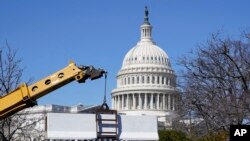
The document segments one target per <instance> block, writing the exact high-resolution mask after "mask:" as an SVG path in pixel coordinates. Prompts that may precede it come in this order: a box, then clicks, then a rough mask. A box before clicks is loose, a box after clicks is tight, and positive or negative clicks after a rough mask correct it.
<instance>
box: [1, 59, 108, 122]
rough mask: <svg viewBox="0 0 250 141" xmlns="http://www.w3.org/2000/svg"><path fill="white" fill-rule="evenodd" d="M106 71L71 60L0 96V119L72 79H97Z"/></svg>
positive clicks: (31, 103) (82, 81)
mask: <svg viewBox="0 0 250 141" xmlns="http://www.w3.org/2000/svg"><path fill="white" fill-rule="evenodd" d="M104 73H106V72H105V71H104V70H103V69H95V68H94V67H93V66H76V65H75V63H74V62H73V61H72V62H70V63H69V65H68V66H66V67H65V68H63V69H61V70H59V71H57V72H55V73H53V74H52V75H49V76H47V77H45V78H43V79H41V80H39V81H37V82H35V83H34V84H31V85H29V86H28V85H27V84H26V83H23V84H21V85H20V86H19V87H18V88H17V89H15V90H14V91H12V92H10V93H9V94H6V95H4V96H2V97H1V96H0V120H1V119H3V118H6V117H8V116H11V115H13V114H15V113H17V112H18V111H20V110H22V109H25V108H27V107H31V106H34V105H36V103H37V102H36V100H37V99H38V98H40V97H42V96H44V95H46V94H48V93H50V92H52V91H54V90H56V89H58V88H60V87H62V86H64V85H66V84H68V83H70V82H72V81H74V80H76V81H78V82H79V83H84V82H85V80H86V79H88V78H90V79H91V80H94V79H98V78H100V77H102V76H103V74H104Z"/></svg>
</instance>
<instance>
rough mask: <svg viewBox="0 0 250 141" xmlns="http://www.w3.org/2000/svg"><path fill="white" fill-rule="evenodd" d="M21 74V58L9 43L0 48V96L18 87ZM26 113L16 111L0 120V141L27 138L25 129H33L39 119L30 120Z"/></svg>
mask: <svg viewBox="0 0 250 141" xmlns="http://www.w3.org/2000/svg"><path fill="white" fill-rule="evenodd" d="M22 74H23V68H22V67H21V59H18V58H17V52H16V51H15V50H13V49H12V48H11V47H10V46H9V44H8V43H7V42H6V45H5V46H4V47H2V48H1V49H0V96H4V95H6V94H8V93H10V92H11V91H12V90H14V89H15V88H17V87H18V85H19V83H20V80H21V77H22ZM27 114H28V113H24V112H22V114H20V113H18V114H15V115H13V116H10V117H8V118H5V119H3V120H1V121H0V141H11V140H15V139H17V138H22V139H24V140H28V138H29V136H30V134H28V132H27V131H30V130H31V129H33V127H34V126H35V125H36V122H38V121H39V120H40V119H39V118H38V119H36V120H34V119H33V120H32V117H31V116H30V115H29V116H27Z"/></svg>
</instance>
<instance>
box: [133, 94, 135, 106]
mask: <svg viewBox="0 0 250 141" xmlns="http://www.w3.org/2000/svg"><path fill="white" fill-rule="evenodd" d="M133 109H135V94H133Z"/></svg>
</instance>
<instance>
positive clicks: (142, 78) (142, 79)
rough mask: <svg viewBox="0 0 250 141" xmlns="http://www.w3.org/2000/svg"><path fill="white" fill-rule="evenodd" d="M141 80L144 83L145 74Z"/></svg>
mask: <svg viewBox="0 0 250 141" xmlns="http://www.w3.org/2000/svg"><path fill="white" fill-rule="evenodd" d="M141 82H142V84H144V76H142V77H141Z"/></svg>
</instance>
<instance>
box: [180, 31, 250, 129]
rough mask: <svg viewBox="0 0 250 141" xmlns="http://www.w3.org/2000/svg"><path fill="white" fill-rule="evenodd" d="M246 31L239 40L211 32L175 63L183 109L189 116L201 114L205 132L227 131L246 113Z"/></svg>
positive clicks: (249, 60)
mask: <svg viewBox="0 0 250 141" xmlns="http://www.w3.org/2000/svg"><path fill="white" fill-rule="evenodd" d="M249 35H250V34H249V33H247V32H243V34H242V36H241V37H240V39H237V40H236V39H232V38H230V37H223V36H222V34H221V33H216V34H212V36H211V38H210V39H209V40H208V41H207V42H206V43H204V44H201V45H199V46H198V48H197V49H196V50H195V51H192V52H190V55H188V56H184V57H182V58H181V59H180V61H179V63H180V64H181V65H182V66H183V67H184V70H183V72H182V74H181V75H182V76H181V78H182V86H183V87H182V88H183V89H182V90H183V100H184V101H183V102H184V103H183V108H185V110H184V111H186V113H187V111H192V115H191V117H192V118H195V117H201V118H203V120H204V122H203V123H204V125H205V128H206V130H207V132H209V131H218V130H223V131H228V130H229V126H230V124H243V123H244V121H247V120H246V119H247V118H248V117H249V114H250V107H249V106H250V91H249V88H250V36H249Z"/></svg>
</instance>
